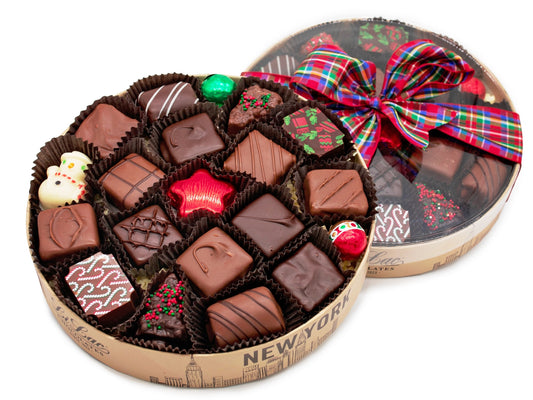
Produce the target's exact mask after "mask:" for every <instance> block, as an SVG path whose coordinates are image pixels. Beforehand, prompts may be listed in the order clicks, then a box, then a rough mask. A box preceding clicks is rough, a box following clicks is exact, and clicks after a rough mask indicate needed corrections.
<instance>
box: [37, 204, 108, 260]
mask: <svg viewBox="0 0 533 400" xmlns="http://www.w3.org/2000/svg"><path fill="white" fill-rule="evenodd" d="M37 227H38V234H39V256H40V257H41V260H42V261H52V260H58V259H61V258H63V257H66V256H69V255H72V254H74V253H76V252H78V251H81V250H85V249H89V248H92V247H98V246H100V237H99V235H98V226H97V224H96V215H95V213H94V209H93V207H92V206H91V205H90V204H86V203H81V204H74V205H71V206H63V207H57V208H50V209H48V210H44V211H41V212H40V213H39V215H38V216H37Z"/></svg>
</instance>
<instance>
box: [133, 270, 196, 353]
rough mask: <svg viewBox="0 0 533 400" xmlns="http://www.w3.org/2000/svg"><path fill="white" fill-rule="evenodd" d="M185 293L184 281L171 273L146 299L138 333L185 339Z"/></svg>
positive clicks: (150, 336)
mask: <svg viewBox="0 0 533 400" xmlns="http://www.w3.org/2000/svg"><path fill="white" fill-rule="evenodd" d="M184 293H185V288H184V286H183V282H182V281H180V280H178V278H177V277H176V275H175V274H173V273H172V274H169V275H168V276H167V277H166V278H165V280H164V281H163V283H162V284H161V285H160V286H159V287H158V289H157V290H156V291H155V292H153V293H150V296H149V297H148V299H147V300H146V304H145V307H144V309H143V314H142V316H141V317H140V321H139V327H138V329H137V335H143V336H148V337H149V338H153V339H164V340H170V341H178V342H179V341H183V339H184V338H185V336H186V329H185V324H184V322H183V310H184V300H183V296H184Z"/></svg>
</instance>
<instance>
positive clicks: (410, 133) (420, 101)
mask: <svg viewBox="0 0 533 400" xmlns="http://www.w3.org/2000/svg"><path fill="white" fill-rule="evenodd" d="M473 74H474V70H473V69H472V68H471V67H470V66H469V65H468V64H467V63H466V62H465V61H464V60H463V59H462V58H461V57H459V56H458V55H456V54H455V53H453V52H451V51H448V50H446V49H444V48H442V47H440V46H437V45H436V44H434V43H433V42H431V41H429V40H416V41H412V42H408V43H406V44H404V45H402V46H401V47H399V48H398V49H397V50H396V51H395V52H394V53H393V55H392V56H391V58H390V59H389V62H388V63H387V66H386V70H385V78H384V83H383V89H382V91H381V93H380V94H377V93H376V89H375V76H376V67H375V65H374V64H373V63H371V62H366V61H363V60H359V59H356V58H353V57H350V56H348V55H347V54H346V53H345V52H344V51H343V50H341V49H340V48H338V47H337V46H334V45H324V46H321V47H319V48H317V49H315V50H314V51H312V52H311V53H309V55H308V57H307V58H306V59H305V60H304V61H303V62H302V64H300V66H299V67H298V69H297V70H296V72H295V73H294V75H293V76H292V77H286V76H282V75H275V76H270V77H269V78H273V79H274V80H275V81H277V82H279V83H282V84H288V85H289V86H290V87H291V88H292V89H293V90H294V91H295V92H296V93H297V94H299V95H300V96H302V97H304V98H306V99H316V100H319V101H321V102H322V103H324V104H325V106H326V107H328V108H329V109H331V110H332V111H333V112H334V113H335V114H337V116H338V117H339V118H340V119H341V120H342V122H343V124H344V125H345V126H346V128H347V129H348V130H349V131H350V134H351V136H352V138H353V140H354V142H355V144H356V146H357V147H358V149H359V152H360V153H361V156H362V157H363V159H364V160H365V161H366V162H367V164H369V162H370V160H371V159H372V156H373V155H374V152H375V150H376V148H377V145H378V143H379V140H380V132H381V119H382V118H388V119H389V120H390V121H391V122H392V124H393V125H394V126H395V127H396V129H397V130H398V131H399V132H400V133H401V134H402V136H403V137H404V138H405V139H406V140H407V141H408V142H410V143H412V144H413V145H415V146H418V147H422V148H425V147H426V146H427V145H428V141H429V131H430V130H432V129H436V128H438V129H439V131H441V132H443V133H445V134H447V135H449V136H452V137H454V138H456V139H459V140H461V141H463V142H465V143H468V144H470V145H473V146H475V147H477V148H480V149H482V150H485V151H488V152H489V153H491V154H494V155H497V156H500V157H503V158H505V159H508V160H511V161H514V162H518V163H519V162H521V159H522V130H521V125H520V119H519V116H518V114H516V113H514V112H509V111H506V110H500V109H497V108H493V107H482V106H473V105H459V104H448V103H442V104H441V103H429V102H426V101H425V100H428V99H431V98H433V97H435V96H438V95H440V94H442V93H445V92H447V91H449V90H451V89H453V88H455V87H457V86H458V85H460V84H461V83H463V82H465V81H467V80H468V79H470V78H471V77H472V76H473ZM243 75H246V76H259V77H262V78H265V76H264V75H265V74H263V73H254V72H246V73H243Z"/></svg>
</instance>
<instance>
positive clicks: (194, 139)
mask: <svg viewBox="0 0 533 400" xmlns="http://www.w3.org/2000/svg"><path fill="white" fill-rule="evenodd" d="M225 148H226V145H225V143H224V141H223V140H222V138H221V137H220V136H219V134H218V133H217V130H216V129H215V125H214V124H213V121H212V120H211V118H209V115H207V113H200V114H196V115H193V116H192V117H189V118H186V119H184V120H181V121H178V122H176V123H174V124H172V125H170V126H168V127H166V128H165V129H164V130H163V133H162V134H161V143H160V149H161V154H162V155H163V158H164V159H165V160H166V161H168V162H170V163H172V164H175V165H177V164H181V163H184V162H185V161H189V160H192V159H194V158H196V157H198V156H201V155H204V154H211V153H214V152H216V151H220V150H224V149H225Z"/></svg>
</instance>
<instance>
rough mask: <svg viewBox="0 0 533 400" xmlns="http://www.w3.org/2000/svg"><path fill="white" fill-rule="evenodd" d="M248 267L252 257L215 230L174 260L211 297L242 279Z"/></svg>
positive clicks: (197, 240)
mask: <svg viewBox="0 0 533 400" xmlns="http://www.w3.org/2000/svg"><path fill="white" fill-rule="evenodd" d="M252 263H253V259H252V256H250V255H249V254H248V253H247V252H246V251H245V250H244V249H242V248H241V247H240V246H239V245H238V244H237V243H236V242H235V241H234V240H233V239H232V238H231V237H230V236H229V235H228V234H227V233H226V232H224V231H223V230H222V229H220V228H218V227H215V228H212V229H211V230H209V231H207V232H206V233H204V234H203V235H202V236H200V237H199V238H198V239H196V241H195V242H194V243H193V244H191V246H189V247H188V248H187V249H186V250H185V251H184V252H183V253H182V254H181V255H180V256H179V257H178V258H177V259H176V264H178V266H180V267H181V269H182V270H183V272H185V275H187V277H188V278H189V279H190V280H191V281H192V282H193V283H194V284H195V285H196V286H197V287H198V289H199V290H200V291H201V292H202V293H203V294H204V295H205V296H213V295H214V294H216V293H217V292H219V291H220V290H222V289H223V288H224V287H226V286H227V285H229V284H230V283H231V282H232V281H234V280H235V279H237V278H240V277H243V276H244V275H245V274H246V272H247V271H248V269H249V268H250V267H251V266H252Z"/></svg>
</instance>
